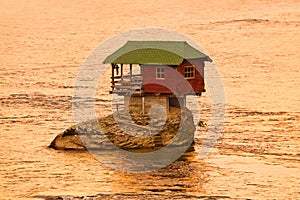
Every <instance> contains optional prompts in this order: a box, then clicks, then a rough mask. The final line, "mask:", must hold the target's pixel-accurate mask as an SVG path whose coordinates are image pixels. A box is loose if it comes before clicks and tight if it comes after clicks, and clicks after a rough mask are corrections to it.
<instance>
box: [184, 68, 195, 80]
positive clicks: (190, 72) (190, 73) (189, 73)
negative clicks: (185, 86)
mask: <svg viewBox="0 0 300 200" xmlns="http://www.w3.org/2000/svg"><path fill="white" fill-rule="evenodd" d="M184 77H185V78H186V79H192V78H195V67H194V66H185V67H184Z"/></svg>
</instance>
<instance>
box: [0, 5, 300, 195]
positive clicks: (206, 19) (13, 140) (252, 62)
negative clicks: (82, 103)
mask: <svg viewBox="0 0 300 200" xmlns="http://www.w3.org/2000/svg"><path fill="white" fill-rule="evenodd" d="M110 2H111V3H108V1H107V2H104V1H103V2H102V1H101V3H98V1H88V2H81V3H77V4H76V3H70V2H68V1H35V0H33V1H26V2H25V1H1V7H0V10H1V12H0V13H1V14H0V16H1V17H0V24H1V33H0V40H1V42H0V47H1V48H0V51H1V55H2V57H1V62H0V68H1V70H0V110H1V112H0V138H1V150H0V198H1V199H27V198H28V199H32V198H33V197H37V198H35V199H38V197H39V198H42V197H44V198H45V197H47V196H48V197H49V196H58V195H71V196H86V195H96V194H103V195H104V196H102V197H103V198H106V197H107V199H112V198H113V197H112V196H110V195H113V194H120V195H121V196H115V198H118V197H120V199H122V198H128V199H130V198H132V199H134V198H136V199H143V198H146V195H149V196H148V197H149V198H148V197H147V198H148V199H151V198H152V199H155V198H157V199H161V198H164V197H165V199H168V198H169V199H175V198H177V197H178V199H184V198H191V199H193V198H194V199H197V198H200V197H202V196H203V197H204V198H205V196H206V197H207V198H208V197H212V196H223V197H224V198H225V197H227V196H228V197H230V198H241V199H243V198H251V199H297V198H299V197H300V192H299V188H300V181H299V177H300V168H299V166H300V154H299V152H300V145H299V143H300V135H299V132H300V123H299V121H300V112H299V105H300V103H299V95H300V94H299V84H298V83H299V45H298V43H297V42H296V41H298V40H299V35H300V32H299V26H300V22H299V10H297V8H299V2H298V1H284V0H282V1H257V0H253V1H230V2H227V3H224V5H223V6H220V2H219V1H207V2H206V3H205V4H203V3H202V2H201V1H180V2H179V1H177V2H176V3H174V4H170V2H169V1H156V0H154V1H143V3H142V4H139V3H137V2H136V1H121V3H124V4H122V6H120V5H121V3H120V1H114V0H112V1H110ZM162 8H167V10H168V12H166V9H162ZM137 10H138V12H137ZM174 13H176V16H175V15H174ZM150 16H151V17H150ZM174 19H175V20H174ZM144 26H155V27H157V26H162V27H164V28H170V29H173V30H178V31H179V32H183V33H186V34H188V35H192V36H193V39H194V40H196V41H198V42H200V43H201V44H202V45H204V47H205V49H207V50H208V51H209V52H210V55H211V57H212V59H213V60H214V61H215V62H216V63H217V66H218V69H219V71H220V74H221V77H222V80H223V83H224V86H225V89H226V96H227V102H228V104H227V107H226V121H225V128H224V131H223V132H222V134H221V137H220V138H219V139H218V141H217V144H216V145H215V146H214V149H212V152H211V153H210V154H209V155H207V156H206V157H204V158H199V155H200V152H201V151H202V147H203V144H204V141H203V139H204V138H205V134H203V133H205V131H207V128H208V126H206V127H198V130H197V132H196V134H195V145H194V148H195V152H190V153H188V154H187V155H185V157H183V158H181V159H179V160H178V161H176V162H175V163H173V164H172V165H170V166H168V167H166V168H164V169H162V170H159V171H156V172H150V173H143V174H139V173H135V174H131V173H124V172H120V171H117V170H113V169H109V168H107V167H106V166H105V165H103V164H101V163H100V162H98V160H96V159H95V158H94V157H93V156H92V155H90V154H89V153H87V152H71V151H55V150H52V149H49V148H47V146H48V145H49V144H50V142H51V141H52V140H53V138H54V137H55V136H56V135H57V134H59V133H61V132H62V131H64V129H65V128H67V127H69V126H70V125H72V124H73V118H72V117H73V114H72V111H71V110H72V105H71V97H72V92H73V89H74V88H73V85H74V80H75V77H76V75H77V73H78V69H79V66H80V65H81V63H82V62H83V60H84V58H85V57H86V55H88V54H89V52H90V51H91V49H93V48H95V47H96V46H97V45H98V44H99V43H100V42H102V41H103V40H105V39H106V38H109V37H111V36H112V35H113V34H116V33H120V32H123V31H127V30H129V29H132V28H136V27H144ZM157 37H159V35H157ZM205 70H206V72H205V74H206V75H208V74H209V68H206V69H205ZM109 77H110V76H109V73H107V75H106V80H105V79H104V80H103V81H105V82H106V83H108V82H109V81H110V78H109ZM99 87H100V91H103V90H107V91H108V90H109V89H110V88H109V87H110V86H109V84H107V85H105V84H103V83H99ZM209 96H210V92H209V91H208V92H207V93H205V94H203V96H202V97H200V98H199V105H200V119H201V120H202V121H203V122H205V123H206V124H207V125H209V124H211V120H210V115H211V110H210V99H209ZM110 99H111V97H110V96H109V95H107V93H99V94H97V97H96V104H97V109H98V111H97V113H98V114H99V116H105V115H107V114H108V113H109V111H110V110H111V104H110ZM105 195H107V196H106V197H105ZM122 195H123V196H122ZM126 195H128V196H126ZM134 195H136V197H135V196H134ZM151 195H152V196H151ZM181 195H182V196H181ZM189 195H190V196H189ZM102 197H101V198H102ZM101 198H100V199H101ZM103 198H102V199H103ZM212 199H213V198H212Z"/></svg>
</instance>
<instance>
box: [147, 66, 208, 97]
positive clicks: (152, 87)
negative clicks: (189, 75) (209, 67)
mask: <svg viewBox="0 0 300 200" xmlns="http://www.w3.org/2000/svg"><path fill="white" fill-rule="evenodd" d="M191 64H193V65H194V66H195V67H196V73H195V78H194V79H185V78H184V67H185V66H187V65H191ZM156 67H157V66H155V65H144V66H143V68H142V76H143V91H144V92H146V93H166V94H172V93H176V95H183V94H192V93H201V92H203V91H204V79H203V74H204V62H203V61H201V60H193V61H190V62H188V61H186V60H184V61H183V63H182V64H180V65H179V66H178V67H177V68H176V67H171V66H164V67H165V79H164V80H157V79H156Z"/></svg>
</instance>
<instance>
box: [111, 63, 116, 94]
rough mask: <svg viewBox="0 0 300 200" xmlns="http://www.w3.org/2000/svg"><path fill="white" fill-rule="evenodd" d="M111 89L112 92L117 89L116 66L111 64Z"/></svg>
mask: <svg viewBox="0 0 300 200" xmlns="http://www.w3.org/2000/svg"><path fill="white" fill-rule="evenodd" d="M111 84H112V85H111V88H112V91H113V90H114V89H115V64H113V63H112V64H111Z"/></svg>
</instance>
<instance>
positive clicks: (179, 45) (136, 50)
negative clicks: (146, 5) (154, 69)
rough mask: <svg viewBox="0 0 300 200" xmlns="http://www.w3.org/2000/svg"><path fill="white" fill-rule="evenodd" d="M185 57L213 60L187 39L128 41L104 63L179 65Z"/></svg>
mask: <svg viewBox="0 0 300 200" xmlns="http://www.w3.org/2000/svg"><path fill="white" fill-rule="evenodd" d="M183 59H186V60H188V59H202V60H204V61H210V62H211V61H212V60H211V59H210V58H209V57H208V56H207V55H205V54H204V53H202V52H200V51H198V50H197V49H195V48H194V47H192V46H190V45H189V44H188V43H187V42H186V41H128V42H127V43H126V44H125V45H124V46H122V47H121V48H120V49H118V50H117V51H115V52H114V53H113V54H111V55H109V56H108V57H107V58H106V59H105V60H104V62H103V63H114V64H162V65H179V64H180V63H181V62H182V61H183Z"/></svg>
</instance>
